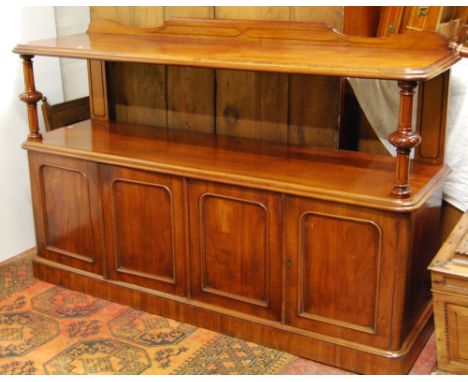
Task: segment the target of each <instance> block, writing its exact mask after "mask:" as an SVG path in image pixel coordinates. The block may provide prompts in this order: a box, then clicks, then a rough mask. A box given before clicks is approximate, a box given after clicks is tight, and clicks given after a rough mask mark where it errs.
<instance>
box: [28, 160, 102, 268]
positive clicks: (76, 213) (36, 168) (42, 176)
mask: <svg viewBox="0 0 468 382" xmlns="http://www.w3.org/2000/svg"><path fill="white" fill-rule="evenodd" d="M30 168H31V184H32V185H33V187H36V188H35V189H36V190H37V192H36V193H35V194H34V195H33V205H34V216H35V223H36V235H37V242H38V243H37V244H38V251H39V255H40V256H42V257H44V258H47V259H49V260H52V261H55V262H57V263H61V264H66V265H70V266H73V267H76V268H79V269H83V270H86V271H88V272H94V273H101V272H102V264H101V259H102V242H101V240H102V233H101V224H100V223H101V214H100V202H99V196H98V194H97V193H98V185H97V166H96V164H95V163H91V162H85V161H77V160H72V159H66V158H60V157H57V156H48V155H42V154H31V155H30Z"/></svg>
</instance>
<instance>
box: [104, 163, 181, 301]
mask: <svg viewBox="0 0 468 382" xmlns="http://www.w3.org/2000/svg"><path fill="white" fill-rule="evenodd" d="M100 176H101V182H102V186H101V188H102V200H103V211H104V219H105V222H106V226H105V228H106V231H105V232H106V235H107V238H108V239H107V240H106V260H107V268H108V273H107V277H108V278H110V279H113V280H120V281H123V282H129V283H132V284H135V285H140V286H144V287H148V288H152V289H156V290H161V291H165V292H172V293H179V294H184V293H185V291H186V287H185V285H186V274H185V263H186V254H185V245H184V241H185V233H184V213H183V211H182V206H183V199H182V193H183V191H182V180H181V179H179V178H173V177H168V176H162V175H157V174H152V173H147V172H142V171H132V170H128V169H120V168H118V167H111V166H100Z"/></svg>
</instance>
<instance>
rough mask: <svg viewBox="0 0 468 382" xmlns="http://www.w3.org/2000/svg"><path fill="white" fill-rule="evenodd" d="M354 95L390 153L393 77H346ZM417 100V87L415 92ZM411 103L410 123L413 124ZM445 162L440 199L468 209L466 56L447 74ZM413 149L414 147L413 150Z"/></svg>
mask: <svg viewBox="0 0 468 382" xmlns="http://www.w3.org/2000/svg"><path fill="white" fill-rule="evenodd" d="M348 80H349V82H350V84H351V86H352V88H353V91H354V93H355V94H356V98H357V99H358V102H359V104H360V106H361V108H362V110H363V112H364V114H365V115H366V117H367V119H368V120H369V123H370V124H371V126H372V128H373V129H374V130H375V132H376V134H377V136H378V137H379V139H380V141H381V142H382V143H383V145H384V146H385V148H386V149H387V150H388V151H389V152H390V154H391V155H393V156H395V154H396V152H395V148H394V147H393V146H392V145H391V144H390V143H389V142H388V140H387V136H388V134H390V133H391V132H392V131H394V130H395V129H396V126H397V123H398V111H399V102H400V98H399V88H398V85H397V83H396V81H384V80H369V79H362V78H349V79H348ZM414 99H415V100H417V89H416V94H415V98H414ZM416 107H417V102H414V105H413V126H415V125H416ZM446 134H447V135H446V140H445V163H446V165H448V166H449V167H450V168H451V170H452V173H451V174H450V175H449V177H448V178H447V180H446V182H445V185H444V199H445V200H446V201H447V202H449V203H450V204H452V205H454V206H455V207H457V208H459V209H460V210H462V211H466V210H468V60H467V59H465V60H461V61H460V62H458V63H457V64H456V65H454V66H453V67H452V70H451V75H450V85H449V95H448V110H447V133H446ZM413 152H414V150H413Z"/></svg>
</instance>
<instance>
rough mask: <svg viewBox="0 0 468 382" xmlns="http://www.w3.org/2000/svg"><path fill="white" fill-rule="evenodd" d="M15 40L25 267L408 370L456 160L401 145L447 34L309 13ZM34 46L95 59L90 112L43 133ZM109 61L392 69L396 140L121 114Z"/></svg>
mask: <svg viewBox="0 0 468 382" xmlns="http://www.w3.org/2000/svg"><path fill="white" fill-rule="evenodd" d="M14 52H15V53H18V54H19V55H20V56H21V58H22V60H23V64H24V82H25V88H26V90H25V92H24V93H23V94H22V95H21V100H22V101H24V102H25V103H26V104H27V108H28V117H29V135H28V138H27V141H26V142H25V143H24V145H23V147H24V148H25V149H26V150H28V155H29V164H30V174H31V186H32V196H33V207H34V217H35V226H36V236H37V257H36V258H35V260H34V271H35V275H36V277H38V278H39V279H41V280H45V281H48V282H51V283H54V284H58V285H62V286H64V287H67V288H71V289H75V290H79V291H82V292H85V293H89V294H92V295H95V296H98V297H101V298H105V299H109V300H112V301H117V302H120V303H124V304H128V305H130V306H133V307H135V308H139V309H143V310H146V311H149V312H152V313H156V314H160V315H163V316H166V317H170V318H173V319H176V320H180V321H183V322H187V323H190V324H193V325H196V326H200V327H204V328H208V329H211V330H216V331H220V332H223V333H226V334H229V335H233V336H237V337H240V338H243V339H246V340H250V341H254V342H257V343H260V344H264V345H267V346H270V347H274V348H277V349H281V350H284V351H288V352H291V353H293V354H297V355H300V356H303V357H306V358H310V359H313V360H317V361H320V362H324V363H327V364H330V365H335V366H338V367H341V368H345V369H349V370H352V371H355V372H359V373H406V372H408V370H409V368H410V367H411V365H412V364H413V362H414V361H415V359H416V357H417V355H418V353H419V352H420V350H421V348H422V346H423V345H424V342H425V341H426V340H427V338H428V335H429V334H430V333H431V330H432V326H431V315H432V305H431V296H430V278H429V275H428V273H427V271H426V267H427V265H428V264H429V262H430V260H431V258H432V257H433V256H434V255H435V253H436V252H437V248H438V245H439V242H438V232H439V214H440V206H441V196H442V184H443V182H444V179H445V178H446V176H447V174H448V172H449V170H448V169H447V168H446V167H444V166H443V164H433V163H425V162H424V161H422V160H418V158H417V157H416V160H410V153H411V151H412V149H413V148H414V147H415V146H416V145H418V144H419V143H420V141H421V137H420V135H419V134H418V133H417V132H415V131H413V129H412V125H411V121H412V115H411V114H412V105H413V95H414V90H415V88H416V87H417V86H418V83H420V82H423V81H427V80H430V79H432V78H435V77H437V76H439V75H443V74H444V72H446V71H447V70H448V69H449V68H450V66H452V65H453V64H454V63H455V62H457V61H458V60H459V59H460V57H461V53H460V52H461V50H460V49H459V46H457V44H453V43H452V44H449V43H448V41H446V40H445V39H444V38H443V37H441V36H439V35H437V34H436V33H429V32H421V33H410V34H404V35H396V36H391V37H386V38H362V37H352V36H346V35H342V34H339V33H337V32H335V31H334V30H332V29H331V28H328V27H326V26H325V25H323V24H320V23H294V22H263V21H258V22H257V21H252V22H248V21H234V20H228V21H221V20H202V19H198V20H197V19H174V20H169V21H167V22H166V23H165V24H164V25H162V26H161V27H158V28H151V29H145V28H132V27H128V26H124V25H120V24H117V23H114V22H111V21H107V20H96V21H94V22H92V23H91V24H90V26H89V31H88V33H86V34H79V35H74V36H66V37H58V38H56V39H49V40H42V41H37V42H33V43H28V44H21V45H17V46H16V47H15V49H14ZM35 55H41V56H57V57H73V58H81V59H86V60H88V68H89V81H90V109H91V120H88V121H84V122H80V123H78V124H75V125H72V126H68V127H64V128H60V129H57V130H53V131H50V132H46V133H44V134H43V135H42V134H41V133H40V131H39V127H38V116H37V110H36V104H37V102H38V101H39V100H40V99H41V97H42V95H41V93H40V92H39V91H38V90H36V88H35V83H34V75H33V63H32V59H33V57H34V56H35ZM114 62H128V63H146V64H159V65H177V66H187V67H198V68H212V69H231V70H249V71H259V72H274V73H287V74H291V73H295V74H304V75H322V76H339V77H360V78H374V79H387V80H397V81H398V85H399V87H400V88H401V91H400V97H401V106H400V112H399V123H398V126H397V128H396V130H395V132H394V133H393V134H391V135H390V136H389V140H390V142H391V143H392V144H393V145H394V146H395V147H396V152H397V156H396V158H391V157H386V156H380V155H373V154H366V153H360V152H351V151H345V150H333V149H320V148H312V147H301V146H294V145H288V144H282V143H271V142H266V141H261V140H250V139H244V138H234V137H228V136H220V135H217V134H206V133H197V132H190V131H182V130H180V131H177V130H172V129H165V128H157V127H154V126H143V125H137V124H132V123H124V122H121V121H118V120H116V118H114V117H113V115H112V113H110V112H109V110H111V109H112V102H113V99H112V97H110V96H109V95H108V93H107V89H108V87H109V85H110V84H109V82H110V81H112V77H109V76H106V69H107V68H108V65H110V64H112V63H114ZM445 74H446V73H445ZM113 86H114V87H115V86H119V84H113ZM155 86H157V83H156V82H155ZM123 90H124V89H123Z"/></svg>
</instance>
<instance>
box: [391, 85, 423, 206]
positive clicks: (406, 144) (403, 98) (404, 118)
mask: <svg viewBox="0 0 468 382" xmlns="http://www.w3.org/2000/svg"><path fill="white" fill-rule="evenodd" d="M398 86H399V87H400V88H401V91H400V113H399V118H398V130H397V131H395V132H393V133H392V134H390V135H389V136H388V140H389V141H390V143H391V144H392V145H393V146H395V147H396V151H397V158H396V171H395V185H394V186H393V190H392V195H394V196H396V197H398V198H409V197H410V195H411V191H410V185H409V167H410V153H411V149H412V148H413V147H415V146H417V145H419V144H420V143H421V136H420V135H419V134H418V133H416V132H414V131H413V129H412V116H413V95H414V90H413V89H414V88H415V87H416V83H415V82H404V81H399V82H398Z"/></svg>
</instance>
